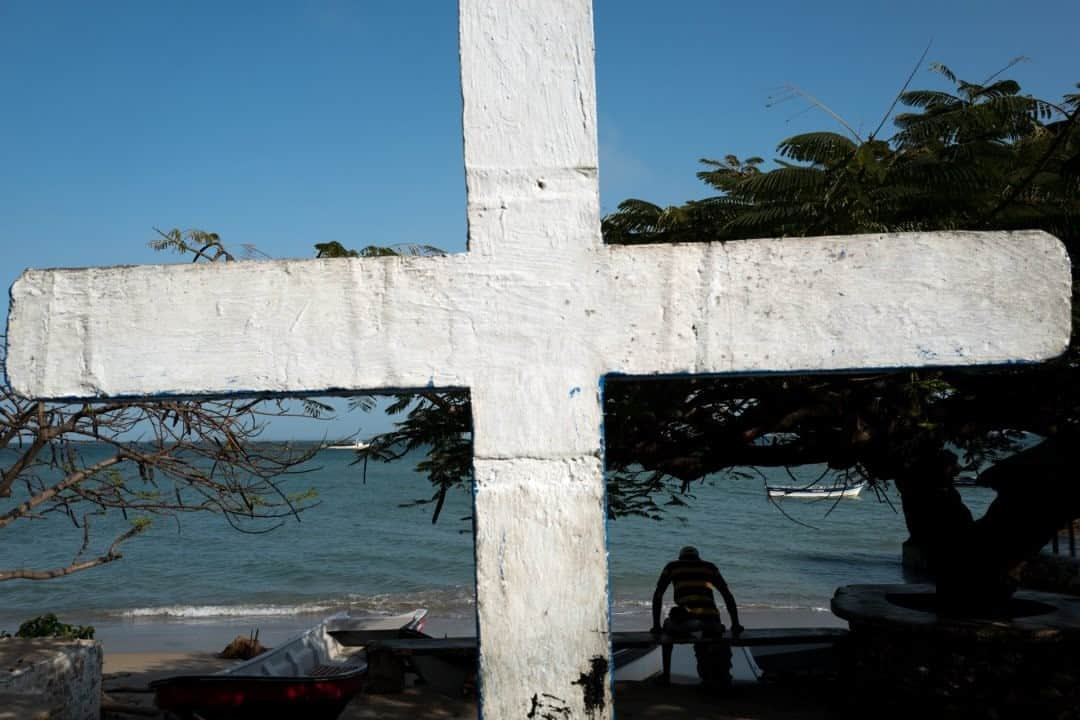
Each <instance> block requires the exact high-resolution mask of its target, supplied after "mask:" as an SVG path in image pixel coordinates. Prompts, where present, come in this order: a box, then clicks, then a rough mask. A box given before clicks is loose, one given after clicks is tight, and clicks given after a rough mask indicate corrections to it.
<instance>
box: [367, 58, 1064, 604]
mask: <svg viewBox="0 0 1080 720" xmlns="http://www.w3.org/2000/svg"><path fill="white" fill-rule="evenodd" d="M934 69H935V70H936V72H937V73H938V74H939V75H940V76H941V77H942V78H943V80H944V83H945V84H946V87H945V89H932V90H906V89H905V91H904V92H903V93H901V94H900V96H899V97H898V103H899V104H900V105H901V106H902V109H903V111H902V112H900V113H899V114H896V115H895V117H894V118H893V120H894V125H895V133H894V134H893V135H892V136H891V137H889V138H887V139H882V138H880V137H874V136H871V137H867V138H861V137H858V136H856V135H855V133H854V132H853V131H850V132H849V134H843V133H837V132H831V131H821V132H812V133H805V134H801V135H796V136H794V137H790V138H787V139H785V140H783V141H782V142H781V143H780V144H779V145H778V148H777V152H778V154H779V157H778V158H776V160H775V162H774V164H773V166H770V167H766V162H765V161H764V160H763V159H762V158H760V157H750V158H745V159H740V158H738V157H736V156H734V155H728V156H726V157H724V158H723V159H722V160H710V159H705V160H701V164H702V169H701V170H700V171H699V172H698V178H700V179H701V180H702V182H703V183H705V184H706V185H707V186H708V187H709V188H710V189H711V190H712V191H713V193H712V194H711V195H710V196H709V197H706V198H704V199H700V200H691V201H689V202H686V203H685V204H682V205H678V206H673V207H661V206H659V205H657V204H654V203H651V202H648V201H645V200H640V199H629V200H626V201H624V202H623V203H621V204H620V205H619V208H618V211H617V212H615V213H614V214H612V215H610V216H608V217H606V218H605V219H604V221H603V232H604V238H605V240H606V242H608V243H619V244H640V243H661V242H712V241H736V240H741V239H747V238H757V237H804V236H813V235H835V234H845V235H846V234H859V233H890V232H906V231H934V230H959V229H963V230H1002V229H1031V228H1037V229H1043V230H1046V231H1048V232H1050V233H1053V234H1054V235H1056V236H1057V237H1059V238H1060V239H1061V240H1063V241H1064V242H1065V244H1066V246H1067V247H1068V248H1069V250H1070V252H1073V250H1074V249H1075V248H1076V247H1077V244H1078V242H1080V129H1078V127H1077V124H1078V122H1077V111H1078V106H1080V95H1078V94H1070V95H1066V96H1065V97H1064V98H1063V99H1062V100H1060V101H1058V102H1050V101H1046V100H1040V99H1037V98H1033V97H1030V96H1028V95H1024V94H1022V92H1021V89H1020V86H1019V85H1018V84H1017V83H1016V82H1014V81H1012V80H1007V79H998V78H997V77H992V78H991V79H990V80H987V81H985V82H984V83H982V84H974V83H970V82H966V81H963V80H960V79H958V78H957V77H956V76H955V74H953V73H952V71H951V70H949V68H947V67H945V66H940V65H938V66H934ZM999 74H1000V73H999ZM849 130H850V129H849ZM1078 265H1080V263H1076V262H1074V267H1076V266H1078ZM1074 287H1076V283H1074ZM1075 306H1076V304H1075V303H1074V307H1075ZM1076 335H1077V334H1076V333H1074V337H1076ZM1078 358H1080V355H1078V353H1077V352H1076V347H1075V345H1074V346H1073V347H1072V348H1070V350H1069V353H1068V354H1067V355H1066V356H1065V357H1064V358H1061V359H1059V360H1057V361H1054V362H1051V363H1048V364H1045V365H1042V366H1039V367H1033V368H1027V369H1017V368H1011V369H1003V370H997V371H985V370H983V371H977V372H976V371H964V370H950V371H947V372H946V371H934V370H920V371H917V372H912V371H907V372H895V373H885V372H883V373H875V374H872V375H861V376H835V375H828V376H822V375H814V376H788V377H773V376H767V377H752V378H720V379H716V378H687V379H679V380H665V381H663V382H658V381H653V380H643V379H629V380H627V379H618V380H609V381H608V383H607V385H606V388H605V394H604V395H605V426H604V429H605V462H606V467H607V471H608V475H607V477H608V488H607V498H608V512H609V514H610V516H611V517H619V516H624V515H644V516H648V517H655V518H660V517H663V515H664V508H665V507H666V506H669V505H679V504H682V503H685V502H687V501H690V497H688V496H690V494H691V493H692V490H693V484H694V483H695V482H698V481H700V480H702V479H703V478H704V477H706V476H707V475H709V474H712V473H717V472H723V471H728V472H734V473H736V474H738V473H745V472H746V471H745V469H746V468H753V467H758V468H760V467H774V468H791V467H794V466H805V465H808V464H824V465H825V466H827V467H828V468H829V469H830V470H831V471H832V473H831V474H830V477H831V478H832V479H833V480H835V481H836V482H845V481H850V480H856V479H864V480H868V481H869V482H870V483H871V485H872V487H873V488H874V489H875V490H877V491H879V492H881V491H883V490H885V489H886V488H887V486H888V485H889V484H895V486H896V487H897V488H898V489H899V491H900V497H901V501H902V506H903V507H902V509H903V512H904V515H905V519H906V521H907V524H908V528H909V530H910V533H911V539H910V540H909V543H908V544H909V550H910V551H911V552H912V554H913V556H914V555H919V556H921V557H922V558H923V561H924V562H925V564H926V567H927V570H928V571H929V572H931V573H932V574H935V575H936V576H937V577H938V579H939V591H940V592H941V594H942V596H943V597H944V598H945V599H946V600H947V601H951V602H954V603H955V604H956V605H957V606H958V607H960V606H962V607H966V608H970V607H971V606H972V605H991V606H992V605H995V604H997V603H999V602H1002V601H1003V600H1004V598H1006V597H1007V596H1008V595H1009V594H1010V593H1011V590H1012V588H1013V587H1014V586H1015V582H1016V578H1017V576H1018V574H1019V572H1020V570H1021V568H1022V565H1023V563H1024V561H1025V560H1026V559H1027V558H1028V557H1030V556H1031V554H1032V553H1034V552H1036V551H1037V550H1038V549H1039V548H1040V547H1042V546H1043V545H1044V544H1045V543H1046V542H1047V541H1048V540H1049V538H1050V537H1052V535H1053V533H1054V532H1055V531H1056V530H1057V529H1058V528H1060V527H1061V526H1062V525H1063V524H1064V523H1066V522H1067V521H1068V520H1071V519H1072V518H1074V517H1077V516H1080V483H1078V482H1076V480H1075V479H1074V475H1075V473H1074V472H1073V471H1072V468H1073V467H1075V466H1076V464H1075V461H1076V460H1078V459H1080V458H1075V457H1074V456H1075V454H1076V452H1077V450H1076V448H1080V437H1078V435H1080V431H1078V429H1077V428H1078V425H1080V423H1078V422H1077V420H1078V419H1080V412H1078V410H1080V403H1078V400H1080V394H1078V393H1077V387H1078V384H1077V374H1076V367H1077V361H1078ZM410 403H411V404H410ZM398 408H399V409H405V408H411V409H410V410H409V415H408V416H407V417H406V419H405V420H404V421H403V422H402V423H400V424H399V426H398V428H397V429H396V430H395V431H394V432H391V433H388V434H386V435H384V436H381V437H378V438H375V440H374V442H373V443H372V447H371V449H370V450H369V451H368V456H369V457H371V458H381V459H386V460H392V459H397V458H400V457H401V455H402V452H403V451H404V450H406V449H410V448H416V447H425V446H426V447H428V448H429V454H428V455H427V456H426V459H425V464H424V469H425V470H426V471H427V472H429V473H430V476H431V478H432V482H433V484H434V486H435V494H434V496H433V497H432V498H431V500H432V501H434V502H436V503H438V506H441V500H442V498H444V497H445V493H446V491H447V489H448V488H450V487H452V486H454V485H463V484H466V483H468V482H469V481H470V480H471V473H470V453H469V452H468V449H469V448H468V438H469V437H470V435H469V433H470V432H471V426H470V419H469V418H470V413H469V411H468V405H467V398H465V397H464V396H463V395H453V394H447V393H425V394H423V395H420V396H417V397H413V398H412V399H410V400H406V399H405V398H401V399H400V400H399V403H398ZM1031 433H1034V434H1036V435H1038V436H1040V437H1043V438H1047V440H1046V441H1045V442H1043V443H1042V444H1040V445H1038V446H1037V447H1036V448H1035V449H1034V450H1031V451H1028V452H1021V453H1020V454H1018V455H1015V456H1013V458H1012V459H1009V460H1005V461H1002V462H999V463H997V464H993V462H994V458H995V457H1000V454H1001V451H1002V450H1015V449H1017V448H1018V447H1019V446H1020V445H1019V440H1021V439H1023V440H1025V441H1026V442H1028V443H1030V439H1031V437H1032V435H1031ZM991 465H992V466H991ZM964 466H967V467H968V468H969V469H974V468H979V469H982V470H983V472H982V473H981V475H980V479H981V481H982V482H983V483H985V484H987V485H989V486H991V487H993V488H994V489H996V490H997V492H998V496H997V500H996V501H995V502H994V503H993V505H992V506H991V509H990V510H989V511H988V512H987V513H986V515H985V516H983V517H981V518H973V517H972V514H971V513H970V512H969V511H968V509H967V508H966V507H965V506H964V504H963V502H962V500H961V498H960V496H959V494H958V493H957V492H956V490H955V488H954V487H953V484H952V483H953V479H954V477H955V476H956V475H957V473H958V471H959V470H960V469H961V468H962V467H964ZM988 467H989V469H987V468H988ZM691 497H692V496H691ZM673 542H674V541H673Z"/></svg>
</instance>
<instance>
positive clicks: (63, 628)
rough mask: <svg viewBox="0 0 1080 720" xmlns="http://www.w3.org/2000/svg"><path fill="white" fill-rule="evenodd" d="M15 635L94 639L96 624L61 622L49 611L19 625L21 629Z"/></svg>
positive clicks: (23, 636) (22, 636)
mask: <svg viewBox="0 0 1080 720" xmlns="http://www.w3.org/2000/svg"><path fill="white" fill-rule="evenodd" d="M15 637H21V638H38V637H58V638H63V639H64V640H93V639H94V626H93V625H68V624H67V623H62V622H60V620H58V619H57V617H56V616H55V615H53V614H52V613H48V614H47V615H39V616H38V617H36V618H33V619H32V620H27V621H26V622H24V623H23V624H22V625H20V626H19V631H18V632H17V633H15Z"/></svg>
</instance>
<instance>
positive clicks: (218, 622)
mask: <svg viewBox="0 0 1080 720" xmlns="http://www.w3.org/2000/svg"><path fill="white" fill-rule="evenodd" d="M326 616H327V615H326V614H314V613H313V614H305V615H293V616H284V615H273V616H250V617H212V618H182V619H180V618H162V617H152V618H147V617H137V618H119V619H107V620H98V621H97V622H94V623H93V625H94V629H95V635H94V637H95V639H97V640H100V641H101V644H102V647H103V649H104V650H105V654H106V661H107V659H108V656H109V655H110V654H116V653H125V654H126V653H135V654H137V653H145V652H150V653H179V654H183V653H213V652H217V651H219V650H221V648H223V647H225V645H227V644H228V643H229V642H230V641H231V640H232V639H233V638H235V637H236V636H237V635H243V636H245V637H246V636H248V635H249V634H251V633H252V632H255V631H256V630H257V631H258V633H259V639H260V641H261V642H262V643H263V645H266V646H267V647H273V646H274V645H277V644H280V643H281V642H283V641H285V640H287V639H289V638H291V637H293V636H294V635H297V634H299V633H301V632H303V631H305V630H307V629H308V628H310V627H312V626H314V625H316V624H318V623H319V622H321V621H322V620H323V619H324V618H325V617H326ZM723 616H724V619H725V624H726V623H727V614H726V611H725V612H724V613H723ZM61 619H62V620H64V621H65V622H69V620H68V619H67V618H61ZM739 619H740V621H741V624H742V625H743V626H744V627H747V628H775V627H846V626H847V623H846V622H845V621H843V620H841V619H840V618H838V617H836V616H835V615H833V614H832V613H831V612H828V611H825V610H818V609H811V608H758V607H747V608H740V609H739ZM651 624H652V619H651V617H650V611H649V610H647V609H645V608H642V609H641V610H640V611H639V610H635V611H633V612H626V611H623V612H619V613H617V614H613V615H612V616H611V627H612V629H613V630H620V631H621V630H648V629H649V626H650V625H651ZM425 632H427V633H428V634H429V635H431V636H433V637H474V636H475V635H476V625H475V621H474V620H473V619H472V618H466V617H462V616H450V617H445V616H443V617H440V616H438V615H436V614H432V615H429V616H428V622H427V627H426V630H425Z"/></svg>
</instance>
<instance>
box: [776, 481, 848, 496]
mask: <svg viewBox="0 0 1080 720" xmlns="http://www.w3.org/2000/svg"><path fill="white" fill-rule="evenodd" d="M864 487H866V483H865V482H860V483H856V484H854V485H810V486H804V487H799V486H785V485H769V486H766V488H765V489H766V490H767V491H768V493H769V497H771V498H808V499H813V500H820V499H832V498H853V497H858V496H859V493H861V492H862V491H863V488H864Z"/></svg>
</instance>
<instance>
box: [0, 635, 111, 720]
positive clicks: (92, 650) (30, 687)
mask: <svg viewBox="0 0 1080 720" xmlns="http://www.w3.org/2000/svg"><path fill="white" fill-rule="evenodd" d="M101 663H102V653H101V643H99V642H97V641H94V640H71V641H65V640H55V639H49V638H34V639H23V638H6V639H2V640H0V696H18V695H24V696H25V695H29V696H38V698H39V699H40V701H39V702H33V701H32V702H30V703H29V704H27V703H24V704H23V708H24V709H25V710H28V709H29V707H31V706H33V705H41V704H46V705H47V706H48V707H49V708H50V714H49V715H48V717H50V718H54V719H56V720H98V718H99V717H101ZM0 709H2V708H0Z"/></svg>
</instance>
